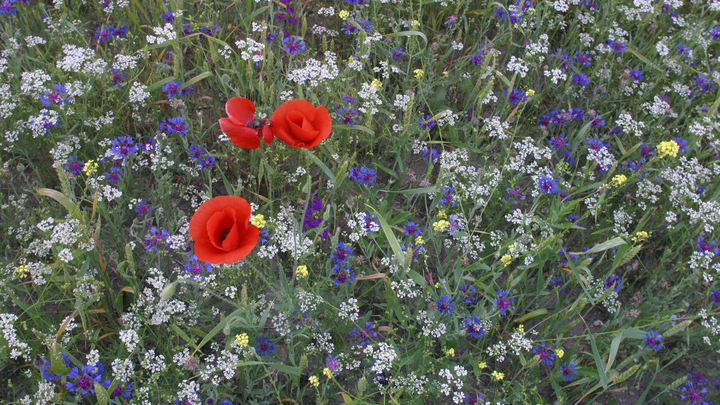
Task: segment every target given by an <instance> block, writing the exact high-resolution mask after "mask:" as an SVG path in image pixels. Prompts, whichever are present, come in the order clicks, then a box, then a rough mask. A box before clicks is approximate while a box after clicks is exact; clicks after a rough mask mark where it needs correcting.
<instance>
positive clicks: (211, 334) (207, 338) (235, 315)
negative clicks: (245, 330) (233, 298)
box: [190, 308, 245, 357]
mask: <svg viewBox="0 0 720 405" xmlns="http://www.w3.org/2000/svg"><path fill="white" fill-rule="evenodd" d="M244 310H245V308H238V309H236V310H235V311H233V312H232V313H231V314H230V315H228V316H226V317H225V319H223V320H222V321H220V323H218V324H217V325H216V326H215V327H214V328H213V329H212V330H211V331H210V332H209V333H208V334H207V335H205V337H204V338H203V340H202V341H201V342H200V344H198V345H197V347H196V348H195V350H193V352H192V354H191V355H190V357H192V356H194V355H195V353H197V351H198V350H200V348H202V347H203V346H205V344H206V343H207V342H209V341H210V340H211V339H212V338H214V337H215V335H217V334H218V332H220V331H221V330H223V328H224V327H225V325H226V324H227V323H228V322H230V320H232V319H235V318H240V314H241V313H242V312H243V311H244Z"/></svg>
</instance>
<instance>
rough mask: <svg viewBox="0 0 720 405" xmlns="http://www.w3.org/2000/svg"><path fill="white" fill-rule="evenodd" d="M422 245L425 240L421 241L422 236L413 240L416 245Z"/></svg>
mask: <svg viewBox="0 0 720 405" xmlns="http://www.w3.org/2000/svg"><path fill="white" fill-rule="evenodd" d="M423 243H425V239H423V237H422V236H418V237H417V238H415V244H416V245H422V244H423Z"/></svg>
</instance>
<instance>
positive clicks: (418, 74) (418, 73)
mask: <svg viewBox="0 0 720 405" xmlns="http://www.w3.org/2000/svg"><path fill="white" fill-rule="evenodd" d="M413 73H415V78H416V79H422V77H423V76H424V75H425V71H424V70H422V69H415V70H413Z"/></svg>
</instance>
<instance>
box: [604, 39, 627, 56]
mask: <svg viewBox="0 0 720 405" xmlns="http://www.w3.org/2000/svg"><path fill="white" fill-rule="evenodd" d="M605 44H606V45H607V46H609V47H610V49H612V50H613V52H615V53H623V52H625V51H627V45H625V44H624V43H622V42H617V41H615V40H612V39H609V40H607V41H605Z"/></svg>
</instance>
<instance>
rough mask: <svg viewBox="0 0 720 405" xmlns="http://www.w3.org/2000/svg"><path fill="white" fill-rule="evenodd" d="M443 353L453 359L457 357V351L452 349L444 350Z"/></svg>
mask: <svg viewBox="0 0 720 405" xmlns="http://www.w3.org/2000/svg"><path fill="white" fill-rule="evenodd" d="M443 353H445V355H446V356H447V357H453V356H455V349H454V348H452V347H451V348H449V349H443Z"/></svg>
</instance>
